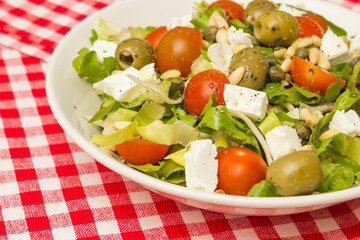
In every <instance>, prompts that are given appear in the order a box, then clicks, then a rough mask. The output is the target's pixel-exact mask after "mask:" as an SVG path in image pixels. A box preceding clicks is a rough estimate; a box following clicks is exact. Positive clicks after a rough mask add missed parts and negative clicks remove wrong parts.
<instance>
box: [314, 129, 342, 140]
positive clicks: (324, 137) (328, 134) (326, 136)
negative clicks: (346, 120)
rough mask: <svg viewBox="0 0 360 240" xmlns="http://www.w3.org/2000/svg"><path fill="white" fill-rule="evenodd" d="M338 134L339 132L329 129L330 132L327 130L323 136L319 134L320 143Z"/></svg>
mask: <svg viewBox="0 0 360 240" xmlns="http://www.w3.org/2000/svg"><path fill="white" fill-rule="evenodd" d="M338 133H340V131H338V130H335V129H330V130H327V131H326V132H324V133H323V134H321V135H320V137H319V139H320V141H324V140H326V139H328V138H330V137H332V136H334V135H336V134H338Z"/></svg>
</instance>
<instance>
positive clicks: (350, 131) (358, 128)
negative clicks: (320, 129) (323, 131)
mask: <svg viewBox="0 0 360 240" xmlns="http://www.w3.org/2000/svg"><path fill="white" fill-rule="evenodd" d="M329 129H335V130H338V131H340V132H343V133H345V134H347V135H349V136H351V137H356V136H360V117H359V115H358V114H357V113H356V112H355V111H354V110H349V111H347V112H345V110H341V111H336V112H335V114H334V116H333V118H332V120H331V121H330V123H329Z"/></svg>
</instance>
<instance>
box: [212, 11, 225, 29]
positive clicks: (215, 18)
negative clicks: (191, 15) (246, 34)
mask: <svg viewBox="0 0 360 240" xmlns="http://www.w3.org/2000/svg"><path fill="white" fill-rule="evenodd" d="M208 26H216V27H218V28H225V29H226V30H227V29H229V24H228V23H227V21H226V20H225V19H224V18H223V17H222V16H221V15H220V13H219V12H218V11H214V12H213V13H212V14H211V16H210V18H209V20H208Z"/></svg>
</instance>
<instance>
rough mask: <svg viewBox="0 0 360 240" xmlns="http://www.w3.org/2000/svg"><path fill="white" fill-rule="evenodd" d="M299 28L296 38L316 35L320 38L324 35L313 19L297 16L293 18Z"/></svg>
mask: <svg viewBox="0 0 360 240" xmlns="http://www.w3.org/2000/svg"><path fill="white" fill-rule="evenodd" d="M295 18H296V20H297V22H298V23H299V26H300V31H299V35H298V37H302V38H303V37H311V36H312V35H316V36H318V37H320V38H322V36H323V35H324V31H323V30H322V28H321V26H320V25H319V24H318V23H317V22H316V21H314V20H313V19H311V18H309V17H306V16H297V17H295Z"/></svg>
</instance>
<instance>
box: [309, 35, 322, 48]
mask: <svg viewBox="0 0 360 240" xmlns="http://www.w3.org/2000/svg"><path fill="white" fill-rule="evenodd" d="M311 38H312V40H313V42H314V43H313V44H314V45H315V46H316V47H320V46H321V38H319V37H318V36H316V35H312V36H311Z"/></svg>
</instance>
